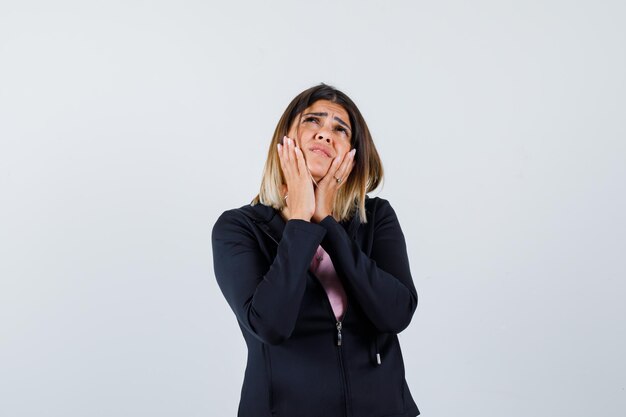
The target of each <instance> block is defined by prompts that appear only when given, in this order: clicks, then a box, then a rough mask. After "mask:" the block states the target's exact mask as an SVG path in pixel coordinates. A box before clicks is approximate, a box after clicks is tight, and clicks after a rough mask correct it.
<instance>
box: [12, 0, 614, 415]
mask: <svg viewBox="0 0 626 417" xmlns="http://www.w3.org/2000/svg"><path fill="white" fill-rule="evenodd" d="M625 21H626V5H625V4H624V3H623V2H622V1H617V0H616V1H591V0H589V1H584V0H580V1H576V0H574V1H565V0H541V1H535V0H531V1H528V0H525V1H521V0H520V1H495V0H492V1H487V0H478V1H471V2H467V1H459V0H457V1H449V0H442V1H386V2H383V1H363V0H361V1H324V0H322V1H316V2H308V1H307V2H304V1H264V2H261V1H246V2H243V1H232V2H226V1H222V2H213V1H206V0H205V1H181V0H177V1H153V2H151V1H135V0H130V1H129V0H124V1H120V0H116V1H106V2H105V1H100V2H95V1H91V2H87V1H73V2H72V1H66V0H58V1H54V2H46V1H19V2H18V1H11V0H1V1H0V415H1V416H2V417H26V416H28V417H48V416H54V417H57V416H58V417H85V416H90V417H104V416H106V417H135V416H150V417H160V416H168V417H170V416H171V417H200V416H234V415H235V414H236V410H237V404H238V400H239V393H240V388H241V382H242V379H243V370H244V364H245V355H246V351H245V345H244V342H243V338H242V337H241V334H240V331H239V328H238V326H237V323H236V320H235V317H234V315H233V314H232V312H231V311H230V309H229V307H228V305H227V304H226V302H225V300H224V298H223V297H222V294H221V293H220V291H219V288H218V286H217V284H216V281H215V277H214V274H213V264H212V256H211V245H210V233H211V228H212V226H213V223H214V222H215V220H216V219H217V217H218V216H219V214H221V213H222V212H223V211H224V210H227V209H230V208H234V207H240V206H242V205H244V204H247V203H249V202H250V200H251V199H252V198H253V197H254V195H256V193H257V191H258V188H259V185H260V179H261V173H262V168H263V164H264V161H265V158H266V155H267V151H268V145H269V141H270V138H271V135H272V133H273V130H274V127H275V125H276V123H277V121H278V118H279V117H280V115H281V114H282V112H283V111H284V109H285V107H286V106H287V104H288V103H289V101H290V100H291V99H292V98H293V97H294V96H295V95H296V94H298V93H299V92H300V91H302V90H304V89H306V88H308V87H310V86H312V85H315V84H318V83H320V82H325V83H328V84H331V85H334V86H336V87H338V88H340V89H341V90H343V91H344V92H346V93H347V94H348V95H349V96H351V97H352V98H353V99H354V100H355V102H356V103H357V105H358V106H359V107H360V109H361V111H362V112H363V114H364V116H365V118H366V120H367V122H368V124H369V126H370V129H371V131H372V133H373V135H374V139H375V142H376V144H377V146H378V149H379V152H380V154H381V157H382V160H383V163H384V166H385V168H386V181H385V184H384V186H383V187H382V188H381V189H379V190H378V191H377V192H375V193H372V194H371V195H372V196H376V195H378V196H380V197H383V198H385V199H388V200H389V201H390V202H391V204H392V206H393V207H394V208H395V210H396V212H397V213H398V217H399V219H400V223H401V225H402V227H403V230H404V233H405V236H406V240H407V244H408V250H409V256H410V261H411V269H412V273H413V278H414V280H415V284H416V286H417V289H418V293H419V306H418V309H417V312H416V315H415V317H414V320H413V322H412V323H411V326H410V327H409V328H408V329H407V330H406V331H404V332H403V333H402V334H401V335H400V338H401V344H402V348H403V351H404V356H405V362H406V374H407V380H408V383H409V386H410V388H411V391H412V393H413V396H414V397H415V399H416V401H417V404H418V406H419V407H420V409H421V411H422V414H423V415H424V416H428V417H449V416H468V417H479V416H480V417H486V416H489V417H502V416H506V417H521V416H524V417H526V416H541V417H554V416H557V417H558V416H567V417H574V416H581V417H583V416H585V417H586V416H602V417H618V416H623V415H624V410H625V409H626V391H625V389H626V361H625V359H624V354H625V352H626V324H625V317H626V306H625V302H624V298H625V296H626V283H625V278H626V261H625V258H626V257H625V252H626V251H625V249H626V221H625V219H624V213H626V197H625V191H626V163H625V162H626V123H625V120H626V117H625V116H626V81H625V80H626V77H625V74H626V53H625V51H626V29H625V24H624V22H625ZM357 417H358V416H357Z"/></svg>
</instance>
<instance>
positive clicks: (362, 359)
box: [212, 197, 419, 417]
mask: <svg viewBox="0 0 626 417" xmlns="http://www.w3.org/2000/svg"><path fill="white" fill-rule="evenodd" d="M365 207H366V215H367V223H365V224H361V223H360V222H359V220H358V218H357V216H354V217H353V219H352V220H350V221H347V222H341V223H338V222H337V221H335V219H334V218H333V217H332V216H328V217H326V218H325V219H324V220H322V221H321V222H320V223H318V224H315V223H312V222H306V221H304V220H297V219H294V220H289V221H288V222H285V221H284V220H283V218H282V217H281V216H280V214H279V212H278V211H277V210H275V209H274V208H272V207H268V206H265V205H263V204H257V205H254V206H251V205H246V206H243V207H241V208H238V209H233V210H228V211H226V212H224V213H223V214H222V215H221V216H220V217H219V219H218V220H217V222H216V223H215V226H214V227H213V233H212V242H213V263H214V268H215V276H216V278H217V282H218V284H219V286H220V288H221V290H222V293H223V294H224V297H226V300H227V301H228V304H229V305H230V307H231V308H232V310H233V311H234V313H235V316H236V317H237V320H238V322H239V326H240V328H241V331H242V333H243V336H244V339H245V341H246V344H247V346H248V362H247V367H246V372H245V376H244V382H243V388H242V391H241V401H240V403H239V413H238V416H239V417H340V416H341V417H415V416H417V415H418V414H419V410H418V408H417V406H416V404H415V402H414V401H413V398H412V397H411V393H410V392H409V388H408V386H407V384H406V380H405V377H404V363H403V360H402V353H401V351H400V344H399V342H398V337H397V334H398V333H399V332H401V331H402V330H404V329H405V328H406V327H407V326H408V325H409V322H410V321H411V318H412V317H413V313H414V312H415V309H416V307H417V292H416V290H415V286H414V285H413V280H412V278H411V273H410V270H409V260H408V256H407V252H406V244H405V240H404V235H403V233H402V230H401V229H400V224H399V223H398V219H397V217H396V214H395V212H394V210H393V209H392V207H391V206H390V205H389V202H387V201H386V200H383V199H381V198H378V197H376V198H369V197H367V198H366V201H365ZM320 244H321V245H322V247H323V248H324V250H325V251H326V252H327V253H328V254H329V255H330V258H331V260H332V262H333V265H334V267H335V270H336V272H337V275H338V276H339V277H340V279H341V280H342V283H343V286H344V288H345V290H346V293H347V296H348V303H347V306H346V309H345V313H344V316H343V318H342V321H341V322H337V321H336V319H335V316H334V314H333V311H332V308H331V306H330V302H329V301H328V297H327V295H326V292H325V291H324V289H323V287H322V285H321V284H320V282H319V281H318V280H317V278H316V277H315V275H314V274H313V273H311V272H310V270H309V266H310V263H311V260H312V259H313V256H314V255H315V251H316V249H317V247H318V245H320Z"/></svg>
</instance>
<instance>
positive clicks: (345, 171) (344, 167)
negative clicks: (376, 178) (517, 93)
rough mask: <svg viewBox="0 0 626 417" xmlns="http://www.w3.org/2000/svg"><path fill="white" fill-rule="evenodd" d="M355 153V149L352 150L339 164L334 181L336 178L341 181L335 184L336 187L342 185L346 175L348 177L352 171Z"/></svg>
mask: <svg viewBox="0 0 626 417" xmlns="http://www.w3.org/2000/svg"><path fill="white" fill-rule="evenodd" d="M355 153H356V149H352V150H351V151H350V152H348V153H347V154H345V156H344V157H343V161H342V162H341V165H340V166H339V168H338V169H337V172H336V173H335V180H336V179H337V178H338V179H339V180H341V181H340V182H338V183H337V185H341V184H343V183H344V182H345V180H346V179H347V178H348V175H350V171H352V166H353V163H354V154H355Z"/></svg>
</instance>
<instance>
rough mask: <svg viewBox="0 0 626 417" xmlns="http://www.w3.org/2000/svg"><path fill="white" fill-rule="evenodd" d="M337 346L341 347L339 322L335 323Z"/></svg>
mask: <svg viewBox="0 0 626 417" xmlns="http://www.w3.org/2000/svg"><path fill="white" fill-rule="evenodd" d="M337 346H341V322H340V321H338V322H337Z"/></svg>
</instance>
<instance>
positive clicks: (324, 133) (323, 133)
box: [315, 127, 331, 143]
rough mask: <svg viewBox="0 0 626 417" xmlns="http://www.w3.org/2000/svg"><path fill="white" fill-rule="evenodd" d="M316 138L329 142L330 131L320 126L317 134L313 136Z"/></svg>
mask: <svg viewBox="0 0 626 417" xmlns="http://www.w3.org/2000/svg"><path fill="white" fill-rule="evenodd" d="M315 137H316V138H317V139H320V140H325V141H326V142H328V143H330V141H331V137H330V132H329V131H328V129H326V128H324V127H322V128H321V129H320V130H319V131H318V132H317V135H316V136H315Z"/></svg>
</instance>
